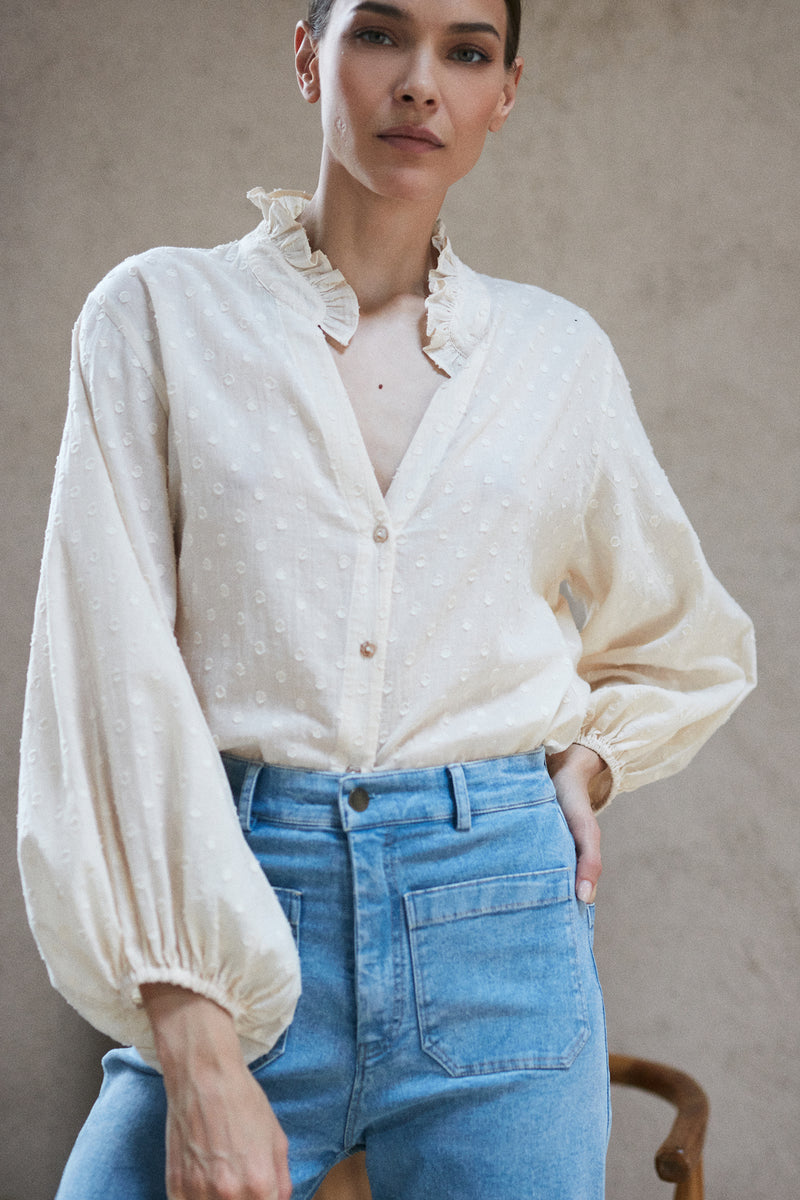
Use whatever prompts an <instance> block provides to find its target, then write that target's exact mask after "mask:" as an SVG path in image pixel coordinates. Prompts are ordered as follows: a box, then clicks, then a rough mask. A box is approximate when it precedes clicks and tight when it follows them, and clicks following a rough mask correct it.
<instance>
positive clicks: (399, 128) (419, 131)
mask: <svg viewBox="0 0 800 1200" xmlns="http://www.w3.org/2000/svg"><path fill="white" fill-rule="evenodd" d="M378 137H379V138H380V139H381V141H384V142H390V143H392V144H396V145H404V144H408V145H409V148H413V147H415V146H416V147H418V148H419V149H423V148H430V149H433V150H441V149H442V147H443V146H444V142H443V141H442V140H441V138H438V137H437V136H436V134H435V133H432V132H431V130H430V129H428V128H426V126H424V125H393V126H392V128H391V129H384V130H383V131H382V132H381V133H379V134H378Z"/></svg>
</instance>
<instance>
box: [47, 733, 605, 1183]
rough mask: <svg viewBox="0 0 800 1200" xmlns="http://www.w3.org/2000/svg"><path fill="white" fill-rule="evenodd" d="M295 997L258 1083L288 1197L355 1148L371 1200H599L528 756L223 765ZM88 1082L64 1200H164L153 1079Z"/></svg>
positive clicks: (566, 902) (588, 1051)
mask: <svg viewBox="0 0 800 1200" xmlns="http://www.w3.org/2000/svg"><path fill="white" fill-rule="evenodd" d="M223 759H224V761H225V765H226V769H227V771H228V777H229V779H230V782H231V787H232V791H233V795H234V800H235V802H236V804H237V806H238V810H239V816H240V820H241V824H242V828H243V830H244V833H245V836H246V838H247V840H248V842H249V844H250V846H251V848H252V850H253V852H254V853H255V854H256V855H257V857H258V859H259V861H260V862H261V864H262V866H263V868H264V870H265V871H266V873H267V875H268V877H269V879H270V882H271V883H272V885H273V887H274V888H275V891H276V893H277V895H278V897H279V899H280V901H281V904H282V905H283V907H284V910H285V912H286V915H287V917H288V919H289V921H290V923H291V925H292V928H293V929H294V931H295V934H296V936H297V939H298V944H299V948H300V958H301V963H302V970H303V994H302V997H301V1000H300V1003H299V1005H298V1008H297V1013H296V1016H295V1019H294V1022H293V1023H292V1025H291V1027H290V1028H289V1030H288V1031H287V1032H286V1033H285V1034H284V1035H283V1036H282V1037H281V1038H280V1040H279V1042H278V1043H277V1045H276V1046H275V1047H273V1049H272V1050H271V1051H270V1052H269V1054H267V1055H265V1056H264V1057H263V1058H262V1059H260V1060H258V1061H257V1062H255V1063H253V1064H252V1067H251V1069H252V1070H253V1072H254V1073H255V1076H256V1078H257V1079H258V1081H259V1082H260V1083H261V1085H262V1086H263V1088H264V1090H265V1092H266V1093H267V1096H268V1097H269V1100H270V1102H271V1104H272V1105H273V1108H274V1109H275V1112H276V1114H277V1116H278V1119H279V1120H280V1122H281V1124H282V1126H283V1128H284V1130H285V1132H286V1134H287V1136H288V1138H289V1165H290V1170H291V1174H292V1180H293V1183H294V1191H293V1197H294V1200H307V1198H308V1197H311V1196H312V1195H313V1193H314V1191H315V1189H316V1188H317V1186H318V1185H319V1183H320V1181H321V1179H322V1178H323V1176H324V1175H325V1174H326V1172H327V1171H328V1170H329V1169H330V1167H331V1166H332V1165H333V1164H334V1163H335V1162H336V1161H337V1160H339V1159H341V1158H344V1157H346V1156H347V1155H348V1154H349V1153H351V1152H353V1151H354V1150H356V1149H359V1148H365V1149H366V1154H367V1168H368V1172H369V1176H370V1180H371V1184H372V1190H373V1195H374V1197H375V1200H471V1198H474V1200H487V1198H488V1200H529V1198H530V1200H533V1198H536V1200H599V1198H600V1197H602V1195H603V1181H604V1162H605V1151H606V1145H607V1141H608V1131H609V1119H610V1109H609V1101H608V1056H607V1048H606V1038H605V1020H604V1014H603V1002H602V996H601V992H600V986H599V984H598V980H597V974H596V970H595V965H594V958H593V954H592V921H593V912H592V910H591V908H587V907H586V906H585V905H583V904H581V903H580V902H579V901H578V900H576V898H575V893H574V887H575V849H574V845H573V841H572V837H571V836H570V833H569V830H568V829H567V826H566V822H565V820H564V817H563V815H562V812H561V809H560V807H559V805H558V803H557V801H556V799H555V793H554V790H553V786H552V783H551V781H550V778H549V776H548V774H547V769H546V767H545V763H544V755H543V752H542V751H537V752H535V753H533V754H527V755H518V756H515V757H513V758H505V759H494V760H487V761H483V762H471V763H464V764H460V765H456V766H452V767H439V768H429V769H423V770H417V771H402V772H377V773H374V774H369V775H353V774H350V775H341V776H340V775H335V774H332V773H331V774H328V773H320V772H307V771H296V770H289V769H285V768H276V767H271V766H266V765H264V764H260V763H251V762H248V761H247V760H245V759H239V758H235V757H231V756H228V755H224V756H223ZM104 1068H105V1079H104V1083H103V1087H102V1090H101V1093H100V1096H99V1098H98V1101H97V1104H96V1105H95V1107H94V1109H93V1111H92V1113H91V1115H90V1117H89V1119H88V1121H87V1123H86V1125H85V1127H84V1129H83V1131H82V1132H81V1134H80V1136H79V1138H78V1141H77V1143H76V1146H75V1149H74V1151H73V1154H72V1157H71V1158H70V1161H69V1163H68V1165H67V1168H66V1171H65V1174H64V1178H63V1180H62V1185H61V1189H60V1190H59V1193H58V1200H101V1198H102V1200H164V1195H165V1192H164V1183H163V1179H164V1121H165V1111H166V1110H165V1099H164V1089H163V1084H162V1081H161V1076H160V1075H159V1074H158V1073H157V1072H155V1071H152V1070H151V1069H150V1068H148V1067H147V1066H145V1064H144V1063H143V1062H142V1060H141V1059H140V1057H139V1056H138V1054H137V1053H136V1052H135V1051H134V1050H114V1051H112V1052H111V1053H110V1054H109V1055H107V1056H106V1058H105V1060H104Z"/></svg>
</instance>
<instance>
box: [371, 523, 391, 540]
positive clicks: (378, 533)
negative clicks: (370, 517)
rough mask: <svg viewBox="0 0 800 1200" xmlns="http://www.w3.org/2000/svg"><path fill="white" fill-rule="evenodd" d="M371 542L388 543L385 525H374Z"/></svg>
mask: <svg viewBox="0 0 800 1200" xmlns="http://www.w3.org/2000/svg"><path fill="white" fill-rule="evenodd" d="M372 540H373V541H375V542H388V540H389V530H388V529H387V528H386V526H385V525H376V526H375V528H374V529H373V531H372Z"/></svg>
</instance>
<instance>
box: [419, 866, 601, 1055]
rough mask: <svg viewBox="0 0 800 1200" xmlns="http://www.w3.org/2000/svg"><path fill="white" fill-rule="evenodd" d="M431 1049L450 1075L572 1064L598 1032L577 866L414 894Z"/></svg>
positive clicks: (423, 1026) (423, 1024) (422, 1027)
mask: <svg viewBox="0 0 800 1200" xmlns="http://www.w3.org/2000/svg"><path fill="white" fill-rule="evenodd" d="M404 902H405V910H406V920H407V922H408V931H409V939H410V944H411V962H412V970H413V973H414V990H415V994H416V1003H417V1021H418V1024H419V1034H420V1041H421V1044H422V1048H423V1050H424V1051H425V1052H426V1053H427V1054H429V1055H430V1057H431V1058H433V1059H435V1060H436V1062H438V1063H439V1064H440V1065H441V1066H442V1067H444V1069H445V1070H446V1071H447V1072H448V1074H450V1075H483V1074H489V1073H490V1072H494V1071H519V1070H531V1069H535V1068H561V1069H563V1068H566V1067H568V1066H570V1064H571V1063H572V1062H574V1060H575V1058H576V1057H577V1055H578V1054H579V1052H580V1050H581V1048H582V1047H583V1046H584V1044H585V1043H586V1040H587V1038H588V1037H589V1022H588V1016H587V1008H586V1000H585V997H584V994H583V990H582V987H581V981H580V972H579V968H578V950H577V944H578V939H577V935H576V928H575V912H576V908H577V904H576V903H574V902H573V895H572V874H571V872H570V870H569V868H568V867H562V868H558V869H556V870H552V871H537V872H535V873H533V874H527V875H501V876H495V877H493V878H490V879H474V880H468V881H466V882H464V883H455V884H448V885H446V886H444V887H436V888H427V889H424V890H422V891H415V892H409V893H407V894H406V895H405V896H404Z"/></svg>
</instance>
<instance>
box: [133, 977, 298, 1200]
mask: <svg viewBox="0 0 800 1200" xmlns="http://www.w3.org/2000/svg"><path fill="white" fill-rule="evenodd" d="M142 1000H143V1003H144V1006H145V1009H146V1011H147V1016H148V1019H149V1021H150V1024H151V1026H152V1028H153V1036H154V1041H155V1048H156V1053H157V1054H158V1058H159V1061H160V1063H161V1068H162V1071H163V1074H164V1086H165V1088H166V1092H167V1105H168V1107H167V1194H168V1196H169V1200H240V1198H241V1200H289V1197H290V1196H291V1193H292V1184H291V1180H290V1178H289V1166H288V1159H287V1141H286V1137H285V1135H284V1133H283V1130H282V1129H281V1127H280V1125H279V1124H278V1121H277V1119H276V1117H275V1114H274V1113H273V1111H272V1108H271V1107H270V1105H269V1102H268V1100H267V1098H266V1096H265V1095H264V1092H263V1091H262V1089H261V1087H260V1086H259V1084H258V1083H256V1081H255V1079H254V1078H253V1076H252V1075H251V1074H250V1072H249V1071H248V1070H247V1066H246V1064H245V1062H244V1059H243V1057H242V1052H241V1049H240V1047H239V1039H238V1038H237V1036H236V1030H235V1028H234V1024H233V1020H232V1018H231V1016H230V1014H229V1013H227V1012H225V1011H224V1009H222V1008H219V1007H218V1005H216V1004H214V1002H213V1001H211V1000H207V999H206V998H205V997H203V996H198V995H196V994H195V993H193V992H188V991H185V990H184V989H182V988H176V987H173V986H170V985H167V984H144V985H143V986H142Z"/></svg>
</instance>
